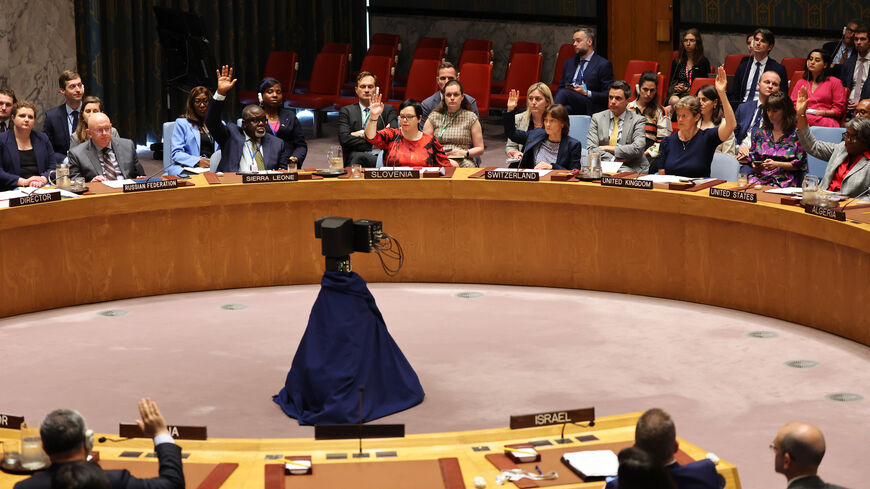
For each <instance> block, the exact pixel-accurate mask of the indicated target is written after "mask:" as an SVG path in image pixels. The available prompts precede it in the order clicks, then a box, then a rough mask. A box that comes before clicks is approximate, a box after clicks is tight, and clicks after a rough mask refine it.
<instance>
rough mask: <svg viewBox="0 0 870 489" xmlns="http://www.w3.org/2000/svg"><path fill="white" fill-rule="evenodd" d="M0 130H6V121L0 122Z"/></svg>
mask: <svg viewBox="0 0 870 489" xmlns="http://www.w3.org/2000/svg"><path fill="white" fill-rule="evenodd" d="M0 132H6V121H2V122H0Z"/></svg>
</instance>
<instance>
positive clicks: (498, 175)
mask: <svg viewBox="0 0 870 489" xmlns="http://www.w3.org/2000/svg"><path fill="white" fill-rule="evenodd" d="M483 179H484V180H516V181H520V182H537V181H539V180H540V179H541V175H539V174H538V172H536V171H529V172H526V171H494V170H486V172H485V173H484V174H483Z"/></svg>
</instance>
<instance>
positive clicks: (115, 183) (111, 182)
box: [102, 178, 136, 188]
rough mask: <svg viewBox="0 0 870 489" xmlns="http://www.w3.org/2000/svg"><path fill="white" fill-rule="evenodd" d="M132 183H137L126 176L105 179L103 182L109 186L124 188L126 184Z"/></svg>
mask: <svg viewBox="0 0 870 489" xmlns="http://www.w3.org/2000/svg"><path fill="white" fill-rule="evenodd" d="M131 183H136V182H134V181H133V180H131V179H129V178H125V179H123V180H103V181H102V184H103V185H105V186H107V187H109V188H124V185H130V184H131Z"/></svg>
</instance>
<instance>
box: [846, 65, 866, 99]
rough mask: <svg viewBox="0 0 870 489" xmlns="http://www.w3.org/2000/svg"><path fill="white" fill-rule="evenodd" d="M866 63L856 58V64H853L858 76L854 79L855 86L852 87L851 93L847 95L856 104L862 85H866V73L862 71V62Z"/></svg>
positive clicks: (859, 97)
mask: <svg viewBox="0 0 870 489" xmlns="http://www.w3.org/2000/svg"><path fill="white" fill-rule="evenodd" d="M866 61H867V59H866V58H858V62H857V63H855V65H856V66H857V67H858V76H856V77H855V86H854V87H852V93H851V94H849V98H850V99H852V100H853V101H856V102H857V101H858V100H861V91H862V89H863V87H864V84H865V83H867V73H866V72H865V71H864V62H866Z"/></svg>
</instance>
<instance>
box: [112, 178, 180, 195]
mask: <svg viewBox="0 0 870 489" xmlns="http://www.w3.org/2000/svg"><path fill="white" fill-rule="evenodd" d="M169 188H178V180H158V181H154V182H142V183H127V184H124V193H127V192H148V191H150V190H165V189H169Z"/></svg>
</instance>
